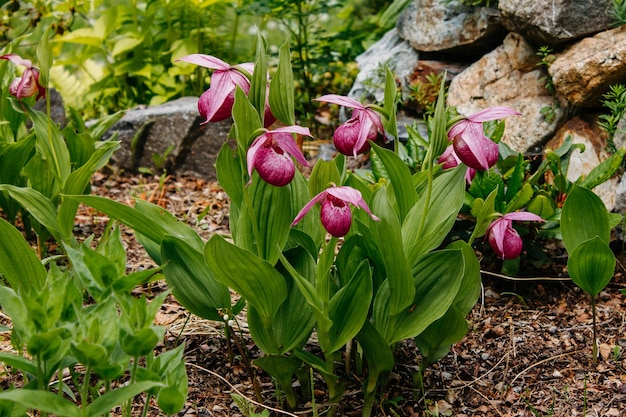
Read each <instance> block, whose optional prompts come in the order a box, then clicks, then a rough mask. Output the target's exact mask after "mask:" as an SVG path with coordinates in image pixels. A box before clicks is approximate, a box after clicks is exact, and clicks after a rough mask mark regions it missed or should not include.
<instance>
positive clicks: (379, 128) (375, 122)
mask: <svg viewBox="0 0 626 417" xmlns="http://www.w3.org/2000/svg"><path fill="white" fill-rule="evenodd" d="M313 101H325V102H328V103H333V104H339V105H340V106H345V107H351V108H353V109H354V110H353V111H352V117H351V118H350V119H349V120H347V121H346V122H345V123H343V124H342V125H341V126H339V127H338V128H337V129H336V130H335V133H334V135H333V142H334V144H335V148H337V150H338V151H339V152H341V153H342V154H344V155H347V156H357V155H358V154H361V153H363V152H366V151H367V150H369V148H370V144H369V143H368V142H367V141H368V140H374V139H376V136H377V135H378V132H380V133H383V134H384V129H383V123H382V121H381V118H380V115H379V114H378V113H376V111H374V110H372V109H371V108H369V107H367V106H364V105H363V104H361V103H359V102H358V101H356V100H354V99H351V98H350V97H345V96H339V95H336V94H327V95H325V96H322V97H319V98H316V99H314V100H313Z"/></svg>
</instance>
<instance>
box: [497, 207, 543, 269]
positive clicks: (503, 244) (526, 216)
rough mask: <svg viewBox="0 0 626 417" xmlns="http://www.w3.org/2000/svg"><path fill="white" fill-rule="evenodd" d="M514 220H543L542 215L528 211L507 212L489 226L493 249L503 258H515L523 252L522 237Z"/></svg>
mask: <svg viewBox="0 0 626 417" xmlns="http://www.w3.org/2000/svg"><path fill="white" fill-rule="evenodd" d="M513 220H517V221H531V222H542V221H544V220H543V219H542V218H541V217H539V216H537V215H536V214H533V213H529V212H527V211H517V212H514V213H507V214H505V215H504V216H502V217H500V218H499V219H497V220H495V221H494V222H493V223H491V224H490V225H489V227H488V228H487V238H488V239H489V245H490V246H491V249H493V251H494V252H495V253H496V254H497V255H498V256H499V257H500V258H502V259H515V258H517V257H518V256H519V255H520V254H521V253H522V238H521V237H520V235H519V234H518V233H517V231H516V230H515V229H513Z"/></svg>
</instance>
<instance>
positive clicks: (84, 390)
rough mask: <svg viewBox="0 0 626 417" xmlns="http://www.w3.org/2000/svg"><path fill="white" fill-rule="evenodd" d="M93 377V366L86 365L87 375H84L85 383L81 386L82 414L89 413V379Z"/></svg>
mask: <svg viewBox="0 0 626 417" xmlns="http://www.w3.org/2000/svg"><path fill="white" fill-rule="evenodd" d="M90 379H91V366H88V365H86V366H85V375H84V377H83V384H82V386H81V387H80V388H81V393H80V401H81V403H82V404H81V414H83V415H86V413H87V405H88V401H89V399H88V397H89V380H90Z"/></svg>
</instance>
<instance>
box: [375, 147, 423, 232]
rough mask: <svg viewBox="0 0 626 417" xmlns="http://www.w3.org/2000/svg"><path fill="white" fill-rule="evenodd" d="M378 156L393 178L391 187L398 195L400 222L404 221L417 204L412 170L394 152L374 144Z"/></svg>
mask: <svg viewBox="0 0 626 417" xmlns="http://www.w3.org/2000/svg"><path fill="white" fill-rule="evenodd" d="M372 148H373V149H374V151H375V152H376V156H377V157H378V158H379V159H380V161H381V162H382V164H383V165H384V166H385V172H386V173H387V176H388V179H389V180H391V187H392V189H393V193H394V195H395V196H396V202H397V204H398V211H399V213H398V214H399V216H400V223H402V222H403V221H404V219H405V217H406V216H407V214H408V213H409V211H410V210H411V209H412V208H413V206H414V205H415V202H416V201H417V198H418V195H417V192H416V191H415V188H414V187H413V180H412V179H411V171H410V170H409V167H408V166H407V165H406V164H405V163H404V162H403V161H402V160H401V159H400V158H399V157H398V156H397V155H396V154H395V153H393V152H391V151H390V150H388V149H384V148H382V147H380V146H378V145H376V144H372Z"/></svg>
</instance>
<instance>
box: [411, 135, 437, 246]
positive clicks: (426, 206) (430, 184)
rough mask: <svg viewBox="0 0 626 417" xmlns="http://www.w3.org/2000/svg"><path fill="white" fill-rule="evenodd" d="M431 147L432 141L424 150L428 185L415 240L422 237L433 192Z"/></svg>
mask: <svg viewBox="0 0 626 417" xmlns="http://www.w3.org/2000/svg"><path fill="white" fill-rule="evenodd" d="M432 148H433V145H432V143H430V144H429V145H428V151H427V152H426V159H425V160H426V163H427V164H428V165H427V169H428V187H427V188H426V196H425V201H424V213H423V214H422V218H421V219H420V225H419V228H418V229H417V235H416V237H415V240H419V239H421V237H422V233H423V232H424V227H425V225H426V217H427V216H428V209H429V207H430V199H431V198H432V194H433V176H434V173H433V170H434V168H433V163H432V160H431V159H432Z"/></svg>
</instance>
